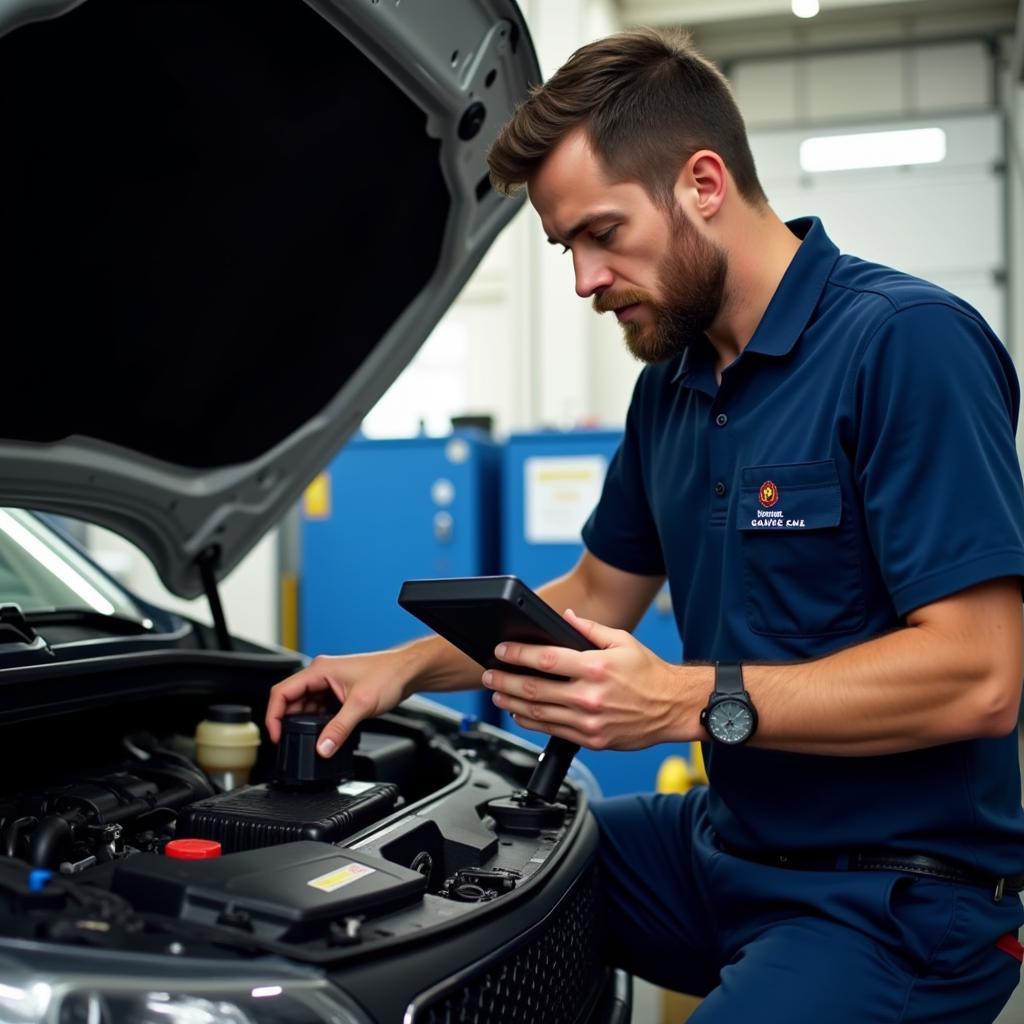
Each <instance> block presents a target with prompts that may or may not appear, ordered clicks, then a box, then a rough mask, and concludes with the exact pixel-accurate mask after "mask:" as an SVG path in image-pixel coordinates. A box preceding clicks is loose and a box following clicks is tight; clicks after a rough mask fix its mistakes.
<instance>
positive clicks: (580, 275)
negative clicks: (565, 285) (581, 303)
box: [573, 256, 614, 299]
mask: <svg viewBox="0 0 1024 1024" xmlns="http://www.w3.org/2000/svg"><path fill="white" fill-rule="evenodd" d="M573 270H574V271H575V274H576V294H577V295H578V296H579V297H580V298H581V299H589V298H590V296H591V295H594V294H595V293H596V292H600V291H604V290H605V289H606V288H610V287H611V285H612V281H613V280H614V277H613V275H612V272H611V270H609V269H608V267H607V266H606V265H605V263H604V262H603V261H602V260H588V259H586V258H582V259H578V258H576V257H575V256H574V257H573Z"/></svg>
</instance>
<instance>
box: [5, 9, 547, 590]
mask: <svg viewBox="0 0 1024 1024" xmlns="http://www.w3.org/2000/svg"><path fill="white" fill-rule="evenodd" d="M4 33H6V34H4ZM0 35H2V38H0V96H3V97H4V101H3V103H2V106H0V117H2V124H3V134H4V137H5V139H6V145H5V150H6V152H7V154H8V157H6V158H5V159H4V161H2V162H0V182H2V186H3V187H2V189H0V196H2V199H0V204H2V206H0V208H2V210H3V222H4V227H5V230H4V232H3V235H4V238H5V244H6V245H7V247H8V260H7V264H8V266H9V267H10V268H12V272H9V274H8V277H7V287H6V288H5V289H4V291H5V292H6V293H7V294H6V297H5V299H4V302H3V308H4V310H5V313H4V314H3V319H4V323H3V335H4V337H5V339H6V342H7V343H6V344H5V346H4V348H5V353H4V364H5V369H6V371H7V372H6V373H5V374H4V380H5V383H6V387H5V388H4V395H3V400H2V401H0V504H8V505H21V506H26V507H33V508H42V509H48V510H50V511H55V512H60V513H64V514H67V515H73V516H77V517H79V518H83V519H87V520H89V521H92V522H96V523H100V524H102V525H104V526H107V527H109V528H111V529H114V530H116V531H117V532H119V533H121V534H123V535H124V536H126V537H128V538H129V539H130V540H132V541H134V542H135V543H137V544H138V545H139V546H140V547H142V548H143V550H145V551H146V553H147V554H148V555H149V556H150V558H152V560H153V561H154V564H155V565H156V568H157V570H158V572H159V573H160V576H161V578H162V579H163V581H164V583H165V584H166V585H167V586H168V587H169V588H170V589H171V590H172V591H174V592H176V593H178V594H180V595H181V596H185V597H191V596H195V595H197V594H198V593H200V592H201V590H202V585H201V580H200V575H199V569H198V567H197V558H198V557H199V556H200V555H201V554H202V553H203V552H208V551H209V550H210V549H215V550H216V552H217V555H218V575H220V576H222V575H224V574H226V573H227V572H229V571H230V570H231V569H232V568H233V567H234V565H235V564H237V562H238V561H239V560H240V559H241V558H242V557H243V556H244V554H245V553H246V552H247V551H248V550H249V549H250V548H251V547H252V546H253V544H255V543H256V541H257V540H258V539H259V537H260V536H262V534H263V533H265V531H266V530H267V529H268V528H269V527H270V526H272V525H273V524H274V522H276V521H277V520H278V519H279V518H280V516H281V515H282V514H283V513H284V512H285V511H286V510H287V509H288V508H289V507H290V506H291V505H292V504H293V503H294V501H295V500H296V499H297V497H298V496H299V494H300V493H301V491H302V489H303V487H304V486H305V484H306V483H307V482H308V481H309V480H310V479H311V478H312V477H313V476H314V475H315V474H316V473H317V472H318V471H319V470H320V469H321V468H322V467H323V466H324V465H325V464H326V462H327V461H328V460H329V459H330V457H331V456H332V455H333V454H334V453H335V452H336V451H337V449H338V448H339V447H340V446H341V445H342V444H343V443H344V441H345V440H346V439H347V437H348V436H349V435H350V434H351V433H352V432H353V431H354V430H355V429H356V428H357V427H358V425H359V423H360V421H361V420H362V418H363V417H364V416H365V414H366V413H367V411H368V410H369V409H370V408H371V407H372V405H373V404H374V403H375V402H376V400H377V399H378V398H379V397H380V395H381V394H383V392H384V391H385V390H386V389H387V387H388V386H389V385H390V383H391V382H392V381H393V380H394V379H395V377H397V375H398V374H399V373H400V372H401V370H402V369H404V367H405V366H406V365H407V364H408V362H409V360H410V359H411V358H412V356H413V355H414V354H415V352H416V350H417V349H418V348H419V346H420V345H421V344H422V342H423V340H424V339H425V338H426V337H427V335H428V334H429V333H430V331H431V329H432V328H433V327H434V325H435V324H436V322H437V321H438V319H440V317H441V315H442V314H443V313H444V311H445V310H446V309H447V307H448V306H449V304H450V303H451V301H452V300H453V298H454V297H455V295H456V294H457V293H458V291H459V289H460V288H461V287H462V285H463V284H464V283H465V281H466V279H467V278H468V276H469V274H470V273H471V271H472V270H473V268H474V267H475V266H476V264H477V263H478V262H479V260H480V258H481V257H482V256H483V254H484V252H485V251H486V249H487V248H488V246H489V245H490V243H491V242H492V240H493V239H494V237H495V236H496V234H497V233H498V231H499V230H500V229H501V228H502V227H503V226H504V224H505V223H506V222H507V221H508V220H509V219H510V218H511V216H512V215H513V214H514V212H515V209H516V206H515V204H514V203H511V202H509V201H508V200H505V199H502V198H500V197H498V196H497V195H496V194H495V193H494V192H493V191H492V190H491V189H490V187H489V184H488V182H487V178H486V163H485V154H486V151H487V148H488V147H489V145H490V143H491V142H492V141H493V139H494V136H495V135H496V133H497V131H498V129H499V128H500V127H501V125H502V124H503V123H504V121H505V120H506V119H507V117H508V116H509V114H510V113H511V111H512V109H513V108H514V106H515V104H516V103H517V102H519V101H520V100H521V99H522V98H523V96H524V95H525V94H526V91H527V89H528V87H529V86H530V85H531V84H533V83H534V82H536V81H537V80H538V79H539V70H538V67H537V63H536V58H535V56H534V53H533V49H532V46H531V44H530V41H529V38H528V36H527V33H526V30H525V26H524V25H523V23H522V20H521V16H520V14H519V11H518V9H517V8H516V7H515V5H514V3H511V2H506V0H405V2H402V3H395V2H392V0H389V2H384V0H382V2H380V3H378V2H376V0H334V2H330V0H310V2H308V3H307V2H304V0H87V2H84V3H83V2H80V3H68V2H64V3H61V2H59V0H0Z"/></svg>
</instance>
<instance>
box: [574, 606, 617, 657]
mask: <svg viewBox="0 0 1024 1024" xmlns="http://www.w3.org/2000/svg"><path fill="white" fill-rule="evenodd" d="M565 618H566V619H567V620H568V622H569V625H570V626H572V627H573V629H575V630H576V631H577V632H578V633H582V634H583V635H584V636H585V637H586V638H587V639H588V640H589V641H590V642H591V643H592V644H593V645H594V646H595V647H599V648H601V649H602V650H604V648H606V647H612V646H613V645H614V644H615V642H616V640H617V639H618V632H619V631H618V630H617V629H612V628H611V626H602V625H601V623H600V622H594V621H593V620H592V619H582V618H580V617H579V616H578V615H577V614H576V613H575V612H574V611H573V610H572V609H571V608H566V609H565Z"/></svg>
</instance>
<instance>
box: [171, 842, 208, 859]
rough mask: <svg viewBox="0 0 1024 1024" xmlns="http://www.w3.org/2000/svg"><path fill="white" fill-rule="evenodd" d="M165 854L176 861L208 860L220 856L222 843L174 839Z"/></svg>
mask: <svg viewBox="0 0 1024 1024" xmlns="http://www.w3.org/2000/svg"><path fill="white" fill-rule="evenodd" d="M164 853H165V854H166V855H167V856H168V857H174V858H175V859H176V860H206V859H207V858H208V857H219V856H220V843H218V842H217V840H216V839H172V840H171V841H170V842H169V843H168V844H167V845H166V846H165V847H164Z"/></svg>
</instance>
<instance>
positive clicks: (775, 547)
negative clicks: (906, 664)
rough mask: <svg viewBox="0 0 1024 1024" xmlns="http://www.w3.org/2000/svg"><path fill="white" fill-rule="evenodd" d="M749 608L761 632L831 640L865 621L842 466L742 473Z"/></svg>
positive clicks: (740, 520)
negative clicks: (839, 469) (842, 486)
mask: <svg viewBox="0 0 1024 1024" xmlns="http://www.w3.org/2000/svg"><path fill="white" fill-rule="evenodd" d="M740 474H741V476H740V494H739V503H738V507H737V513H736V526H737V529H738V530H739V532H740V534H741V541H740V546H741V549H742V562H743V602H744V610H745V612H746V616H747V622H748V624H749V626H750V628H751V629H752V630H753V631H754V632H755V633H763V634H765V635H768V636H829V635H832V634H836V633H849V632H853V631H854V630H856V629H858V628H860V627H861V626H863V624H864V622H865V617H866V608H865V600H864V586H863V577H862V573H861V560H860V538H859V537H858V535H857V530H856V527H855V524H854V523H853V522H852V521H851V517H849V516H847V517H845V518H844V516H843V495H842V491H841V490H840V487H839V474H838V472H837V470H836V464H835V461H834V460H832V459H827V460H824V461H821V462H800V463H790V464H788V465H772V466H747V467H744V468H743V469H741V471H740Z"/></svg>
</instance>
